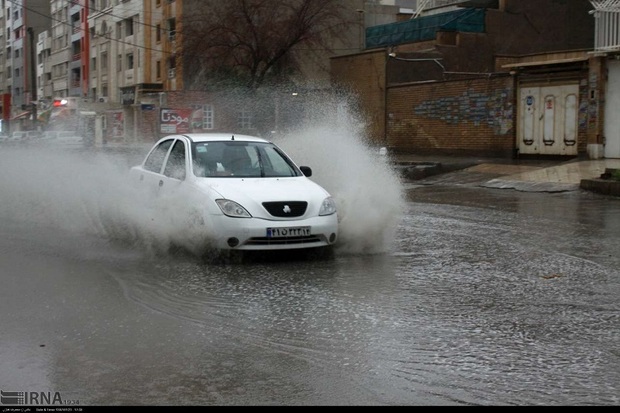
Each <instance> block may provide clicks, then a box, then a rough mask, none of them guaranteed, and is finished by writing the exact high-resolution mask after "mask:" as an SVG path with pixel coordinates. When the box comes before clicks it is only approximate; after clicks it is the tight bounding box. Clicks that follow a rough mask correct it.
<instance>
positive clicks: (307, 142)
mask: <svg viewBox="0 0 620 413" xmlns="http://www.w3.org/2000/svg"><path fill="white" fill-rule="evenodd" d="M317 113H318V112H317ZM317 116H318V115H317ZM315 125H320V126H315ZM274 141H276V143H278V144H280V145H281V146H282V147H283V149H285V151H287V152H288V153H289V154H290V155H291V156H292V157H293V158H294V159H295V160H296V162H297V163H298V164H303V165H310V166H312V167H313V170H314V176H313V178H312V179H314V180H315V181H316V182H318V183H319V184H321V185H322V186H324V187H325V188H326V189H327V190H328V191H330V192H331V193H332V195H333V196H334V197H335V199H336V200H337V203H338V207H339V217H340V221H341V222H340V224H341V238H340V241H339V251H342V252H344V253H378V252H383V251H385V250H386V249H387V247H388V246H389V242H390V241H391V239H392V235H393V232H394V231H395V229H396V224H397V223H398V221H399V219H400V217H401V216H402V211H403V208H404V201H403V199H404V198H403V196H402V189H401V185H400V182H399V180H398V178H397V177H396V176H395V175H394V172H393V171H392V170H391V168H390V165H389V164H387V163H386V162H385V159H384V158H381V157H379V156H378V153H377V151H375V150H373V149H372V148H371V147H370V146H369V145H367V144H366V143H365V141H364V138H363V124H362V123H361V122H359V120H358V119H356V118H355V116H351V115H350V114H349V113H348V112H347V111H346V110H343V109H342V108H341V110H339V111H331V112H329V113H323V115H322V116H318V119H316V118H315V119H312V120H309V121H308V123H306V125H305V126H303V127H301V128H300V129H299V130H296V131H291V132H289V133H287V134H286V135H284V136H282V137H278V138H277V139H274ZM144 154H146V150H145V152H144ZM141 157H142V155H141V156H140V158H136V159H138V161H137V162H136V163H138V162H139V161H140V160H141ZM0 167H1V170H2V173H1V174H0V219H3V218H4V219H7V218H8V219H12V220H15V221H21V222H24V223H29V224H31V225H36V226H43V227H49V228H50V230H54V229H61V230H64V231H74V232H77V233H88V234H95V235H97V236H101V237H105V238H106V239H110V240H114V241H121V242H124V243H126V244H127V245H128V246H130V247H134V248H145V249H146V250H148V251H152V252H154V253H157V254H160V253H162V252H163V253H165V252H167V251H168V250H169V248H170V247H171V246H173V245H176V246H181V247H182V248H184V249H186V250H188V251H190V252H193V253H195V254H201V253H202V252H203V250H204V249H205V248H206V247H207V244H206V242H205V236H204V235H205V233H206V232H207V229H206V228H205V227H203V226H202V225H201V223H200V222H199V221H200V219H199V218H198V217H197V214H193V212H195V211H193V210H192V207H191V205H187V204H186V203H185V202H182V201H180V200H178V199H169V200H167V202H161V201H162V200H161V199H158V202H155V200H154V198H153V197H152V196H151V195H150V194H149V193H148V192H142V191H140V190H138V189H136V187H135V186H133V185H132V184H131V183H130V181H129V176H128V169H129V165H128V161H127V156H125V155H124V154H123V153H120V152H119V153H118V154H115V155H114V156H111V155H110V154H106V153H104V152H102V151H98V150H96V149H93V150H91V151H90V152H85V151H63V150H50V149H49V148H46V147H43V146H36V145H30V146H25V147H17V146H16V147H2V148H0ZM183 208H185V212H180V211H183Z"/></svg>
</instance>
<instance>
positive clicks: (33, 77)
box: [28, 27, 38, 130]
mask: <svg viewBox="0 0 620 413" xmlns="http://www.w3.org/2000/svg"><path fill="white" fill-rule="evenodd" d="M28 35H29V36H30V96H31V100H32V102H31V103H32V129H33V130H37V122H38V119H37V116H38V115H37V99H38V97H37V59H36V56H37V53H36V49H35V44H34V29H33V28H32V27H28Z"/></svg>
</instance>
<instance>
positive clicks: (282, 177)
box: [130, 134, 338, 250]
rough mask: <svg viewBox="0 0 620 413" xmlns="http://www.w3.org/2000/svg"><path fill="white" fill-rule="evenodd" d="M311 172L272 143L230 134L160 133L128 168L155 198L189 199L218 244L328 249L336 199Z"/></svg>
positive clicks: (333, 235) (335, 234)
mask: <svg viewBox="0 0 620 413" xmlns="http://www.w3.org/2000/svg"><path fill="white" fill-rule="evenodd" d="M311 176H312V170H311V169H310V168H309V167H304V166H301V167H298V166H297V165H296V164H295V163H294V162H293V161H292V160H291V159H290V158H289V157H288V156H287V155H286V154H285V153H284V151H283V150H282V149H280V148H279V147H278V146H276V145H275V144H274V143H272V142H269V141H267V140H264V139H261V138H258V137H253V136H243V135H233V134H188V135H171V136H168V137H165V138H163V139H161V140H160V141H158V142H157V143H156V144H155V145H154V146H153V148H152V149H151V150H150V151H149V153H148V155H147V156H146V158H145V160H144V162H143V163H142V164H141V165H139V166H135V167H133V168H131V170H130V177H131V179H132V181H133V182H135V183H136V184H138V185H142V186H145V187H146V188H149V189H150V190H151V191H153V192H154V193H157V195H158V196H160V197H161V198H160V199H170V198H173V199H176V200H177V201H181V202H176V203H175V204H176V205H181V204H182V205H194V207H195V208H196V211H194V212H195V213H197V214H198V215H200V217H201V219H200V222H201V223H204V234H205V237H208V241H209V242H210V244H211V245H212V246H213V247H214V248H215V249H218V250H287V249H304V248H317V247H327V249H330V248H331V247H332V246H333V245H334V244H335V243H336V240H337V238H338V216H337V212H336V203H335V200H334V199H333V198H332V197H331V196H330V194H329V193H328V192H327V191H326V190H325V189H324V188H322V187H321V186H319V185H318V184H317V183H315V182H313V181H312V180H310V179H309V177H311ZM175 212H177V211H175Z"/></svg>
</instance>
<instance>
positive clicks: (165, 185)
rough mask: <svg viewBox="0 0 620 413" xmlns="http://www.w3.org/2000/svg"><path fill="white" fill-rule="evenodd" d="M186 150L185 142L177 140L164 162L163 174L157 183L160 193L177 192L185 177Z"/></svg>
mask: <svg viewBox="0 0 620 413" xmlns="http://www.w3.org/2000/svg"><path fill="white" fill-rule="evenodd" d="M187 173H188V171H187V150H186V145H185V142H184V141H183V140H182V139H177V140H176V141H175V142H174V143H173V145H172V148H171V149H170V151H169V152H168V156H167V157H166V158H165V161H164V169H163V173H162V175H163V176H161V177H160V180H159V182H158V186H159V189H160V191H161V192H170V191H172V190H178V189H179V186H180V184H181V183H182V182H183V181H185V178H186V177H187Z"/></svg>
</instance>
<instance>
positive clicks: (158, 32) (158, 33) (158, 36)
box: [155, 24, 161, 43]
mask: <svg viewBox="0 0 620 413" xmlns="http://www.w3.org/2000/svg"><path fill="white" fill-rule="evenodd" d="M155 41H156V42H157V43H159V42H161V24H157V27H156V28H155Z"/></svg>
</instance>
